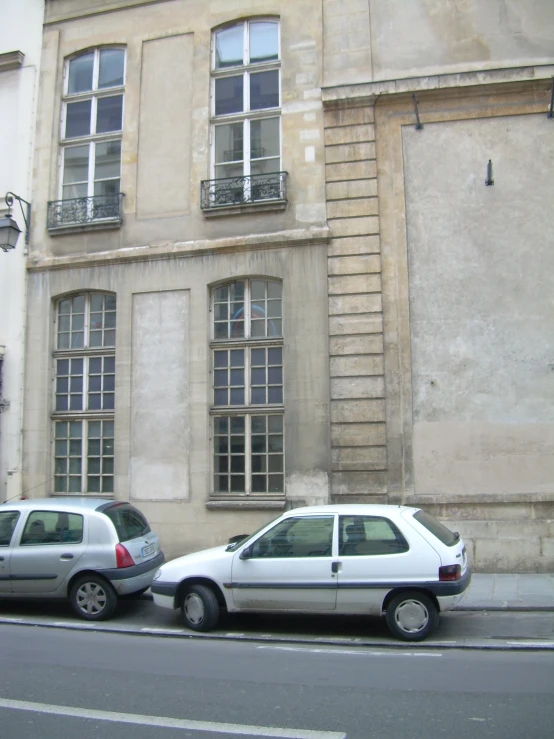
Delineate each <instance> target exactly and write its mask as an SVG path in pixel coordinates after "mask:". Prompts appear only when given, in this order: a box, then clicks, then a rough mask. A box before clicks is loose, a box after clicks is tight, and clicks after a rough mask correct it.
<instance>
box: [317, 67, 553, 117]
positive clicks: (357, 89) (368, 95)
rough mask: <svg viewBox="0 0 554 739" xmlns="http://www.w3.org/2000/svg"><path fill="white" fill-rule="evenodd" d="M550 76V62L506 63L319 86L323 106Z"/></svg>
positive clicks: (545, 79) (548, 79)
mask: <svg viewBox="0 0 554 739" xmlns="http://www.w3.org/2000/svg"><path fill="white" fill-rule="evenodd" d="M553 76H554V63H550V64H536V65H528V66H525V67H506V68H504V69H502V68H496V69H488V70H482V69H481V70H475V71H468V72H459V73H450V74H435V75H427V76H422V77H406V78H404V79H392V80H381V81H378V82H362V83H357V84H354V85H336V86H333V87H326V88H323V89H322V100H323V105H324V107H329V108H333V107H339V108H340V107H349V106H351V105H355V106H357V105H373V104H374V103H375V102H376V101H377V99H378V98H381V97H384V96H386V97H389V96H391V95H401V94H407V93H409V94H411V93H412V92H418V93H424V92H436V91H445V90H458V89H459V88H463V87H481V86H490V85H495V84H496V85H499V84H502V85H505V84H509V83H512V84H513V83H520V84H521V83H525V82H534V83H542V84H543V85H548V86H549V87H550V85H551V80H552V77H553Z"/></svg>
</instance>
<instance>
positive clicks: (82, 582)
mask: <svg viewBox="0 0 554 739" xmlns="http://www.w3.org/2000/svg"><path fill="white" fill-rule="evenodd" d="M69 602H70V603H71V607H72V608H73V611H74V612H75V613H76V614H77V616H79V618H84V619H85V620H86V621H105V620H106V619H108V618H110V617H111V616H112V615H113V613H114V611H115V609H116V606H117V594H116V592H115V590H114V589H113V587H112V586H111V585H110V583H109V582H108V581H107V580H105V579H104V578H103V577H100V575H94V574H90V575H83V576H82V577H79V578H77V580H75V582H74V583H73V585H72V586H71V590H70V592H69Z"/></svg>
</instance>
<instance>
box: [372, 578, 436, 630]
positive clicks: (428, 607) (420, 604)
mask: <svg viewBox="0 0 554 739" xmlns="http://www.w3.org/2000/svg"><path fill="white" fill-rule="evenodd" d="M385 617H386V620H387V626H388V627H389V629H390V631H391V632H392V634H393V635H394V636H396V637H398V638H399V639H403V640H404V641H422V640H423V639H425V638H426V637H428V636H429V635H430V634H432V633H433V631H434V630H435V629H436V628H437V625H438V623H439V612H438V610H437V606H436V605H435V604H434V603H433V601H432V600H431V598H429V596H428V595H425V594H424V593H419V592H417V591H415V590H413V591H410V590H406V591H404V592H403V593H398V595H395V596H394V597H393V598H392V599H391V600H390V602H389V604H388V606H387V612H386V614H385Z"/></svg>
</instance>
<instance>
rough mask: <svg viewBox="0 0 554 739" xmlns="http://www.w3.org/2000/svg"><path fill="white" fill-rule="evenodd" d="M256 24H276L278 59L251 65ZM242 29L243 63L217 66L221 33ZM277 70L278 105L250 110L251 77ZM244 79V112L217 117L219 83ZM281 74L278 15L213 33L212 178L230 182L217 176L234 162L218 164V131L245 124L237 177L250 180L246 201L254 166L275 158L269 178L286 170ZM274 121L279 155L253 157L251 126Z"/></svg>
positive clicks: (236, 23)
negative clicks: (276, 121)
mask: <svg viewBox="0 0 554 739" xmlns="http://www.w3.org/2000/svg"><path fill="white" fill-rule="evenodd" d="M256 23H274V24H275V25H276V26H277V59H271V60H268V61H259V62H250V59H249V43H250V33H249V29H250V25H251V24H256ZM240 26H242V28H243V57H242V63H241V64H236V65H233V66H226V67H223V68H219V69H218V68H217V67H216V37H217V34H218V33H219V32H221V31H225V30H228V29H231V28H236V27H240ZM269 71H277V78H278V85H277V89H278V96H279V101H278V105H277V106H273V107H270V108H261V109H254V110H251V108H250V77H251V75H252V74H256V73H260V72H269ZM238 76H242V80H243V110H242V111H239V112H235V113H222V114H216V81H217V80H220V79H224V78H228V77H238ZM282 102H283V100H282V71H281V22H280V18H278V17H276V16H261V17H255V18H249V19H246V20H242V21H238V22H233V23H229V24H227V25H225V26H221V27H219V28H216V29H214V30H213V32H212V50H211V75H210V178H211V179H212V180H219V179H227V175H225V174H223V175H222V176H220V177H218V176H217V172H218V169H219V170H220V169H221V168H222V167H223V166H225V165H226V164H232V163H233V162H232V161H231V162H217V163H216V128H217V127H218V126H223V125H230V124H233V123H242V124H243V152H242V155H243V158H242V162H241V161H240V160H236V164H237V166H238V165H239V164H241V163H242V175H236V176H237V178H238V177H245V178H247V180H246V182H245V188H244V189H245V200H248V199H249V198H250V196H251V188H250V183H249V180H248V178H250V176H251V174H252V164H253V163H256V162H259V161H266V159H268V160H269V159H272V160H273V159H274V160H277V161H278V166H277V169H276V170H275V172H268V173H267V175H270V174H277V173H278V172H281V171H282V169H283V135H282ZM271 118H275V119H277V120H278V133H279V147H278V151H279V153H278V156H276V155H273V156H271V157H267V158H263V157H260V158H255V159H253V158H252V156H251V123H252V122H253V121H258V120H267V119H271ZM272 199H273V198H264V199H260V201H259V202H262V203H263V202H267V200H272Z"/></svg>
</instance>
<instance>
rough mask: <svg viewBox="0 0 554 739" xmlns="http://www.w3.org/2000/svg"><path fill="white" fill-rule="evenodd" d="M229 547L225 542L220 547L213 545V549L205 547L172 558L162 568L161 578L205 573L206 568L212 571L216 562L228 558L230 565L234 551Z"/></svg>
mask: <svg viewBox="0 0 554 739" xmlns="http://www.w3.org/2000/svg"><path fill="white" fill-rule="evenodd" d="M227 547H228V544H223V545H222V546H219V547H213V549H203V550H202V551H200V552H193V553H192V554H185V555H184V556H183V557H177V559H172V560H170V561H169V562H166V563H165V564H164V565H162V567H161V568H160V569H161V571H162V574H161V579H162V580H173V579H175V578H178V579H182V578H183V577H185V576H186V575H189V574H194V575H203V574H204V570H205V569H208V568H209V569H210V571H211V569H212V565H213V563H215V562H223V561H225V560H228V561H229V565H230V563H231V560H232V558H233V554H234V552H226V551H225V550H226V549H227Z"/></svg>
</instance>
